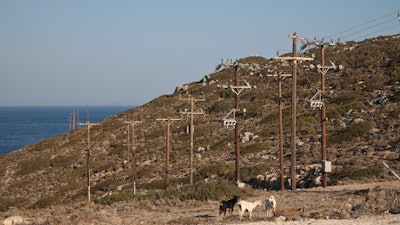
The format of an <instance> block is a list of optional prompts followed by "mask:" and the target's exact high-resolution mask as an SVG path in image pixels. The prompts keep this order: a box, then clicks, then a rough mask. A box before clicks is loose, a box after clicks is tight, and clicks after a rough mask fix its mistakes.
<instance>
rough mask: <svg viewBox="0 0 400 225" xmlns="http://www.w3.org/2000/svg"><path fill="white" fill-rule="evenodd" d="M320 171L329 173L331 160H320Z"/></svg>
mask: <svg viewBox="0 0 400 225" xmlns="http://www.w3.org/2000/svg"><path fill="white" fill-rule="evenodd" d="M321 170H322V172H324V173H330V172H332V162H331V161H327V160H322V169H321Z"/></svg>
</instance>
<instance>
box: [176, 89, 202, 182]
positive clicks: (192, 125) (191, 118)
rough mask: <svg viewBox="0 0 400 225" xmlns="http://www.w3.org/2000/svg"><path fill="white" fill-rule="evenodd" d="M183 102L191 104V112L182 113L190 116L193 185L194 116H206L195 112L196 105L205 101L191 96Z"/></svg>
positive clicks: (191, 178) (190, 165)
mask: <svg viewBox="0 0 400 225" xmlns="http://www.w3.org/2000/svg"><path fill="white" fill-rule="evenodd" d="M180 100H182V101H189V102H190V112H182V114H187V115H190V125H189V126H190V127H189V133H190V163H189V176H190V178H189V184H190V185H192V184H193V139H194V124H193V116H194V115H201V114H204V113H203V112H195V111H194V104H195V103H196V102H198V101H203V102H204V101H205V99H204V98H201V99H195V98H193V97H192V96H190V97H189V98H187V99H180Z"/></svg>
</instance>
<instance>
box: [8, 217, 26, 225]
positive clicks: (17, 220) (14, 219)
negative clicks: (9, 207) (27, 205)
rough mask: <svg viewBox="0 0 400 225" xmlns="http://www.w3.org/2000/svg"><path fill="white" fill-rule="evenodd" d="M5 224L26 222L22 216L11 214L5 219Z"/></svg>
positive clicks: (11, 224)
mask: <svg viewBox="0 0 400 225" xmlns="http://www.w3.org/2000/svg"><path fill="white" fill-rule="evenodd" d="M3 224H4V225H14V224H25V220H24V218H22V216H10V217H8V218H6V219H5V220H4V221H3Z"/></svg>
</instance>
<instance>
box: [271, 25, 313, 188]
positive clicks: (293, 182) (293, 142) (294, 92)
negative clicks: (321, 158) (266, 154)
mask: <svg viewBox="0 0 400 225" xmlns="http://www.w3.org/2000/svg"><path fill="white" fill-rule="evenodd" d="M289 37H290V38H292V40H293V47H292V51H293V57H274V58H273V59H283V60H292V64H293V65H292V137H291V138H292V139H291V174H290V177H291V188H292V190H296V108H297V90H296V85H297V84H296V83H297V60H300V61H304V60H309V61H311V60H314V59H313V58H306V57H297V40H303V39H304V38H302V37H299V36H297V34H296V33H293V35H291V36H289Z"/></svg>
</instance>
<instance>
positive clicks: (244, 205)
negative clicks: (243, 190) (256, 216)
mask: <svg viewBox="0 0 400 225" xmlns="http://www.w3.org/2000/svg"><path fill="white" fill-rule="evenodd" d="M237 205H238V206H239V218H240V220H242V218H243V213H244V212H245V211H246V210H247V211H248V212H249V219H251V212H252V211H253V209H254V208H256V207H257V206H258V205H262V201H261V200H257V201H255V202H247V201H243V200H240V201H239V202H238V203H237Z"/></svg>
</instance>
